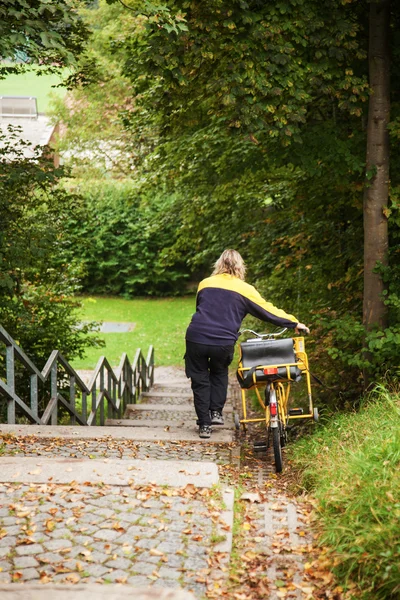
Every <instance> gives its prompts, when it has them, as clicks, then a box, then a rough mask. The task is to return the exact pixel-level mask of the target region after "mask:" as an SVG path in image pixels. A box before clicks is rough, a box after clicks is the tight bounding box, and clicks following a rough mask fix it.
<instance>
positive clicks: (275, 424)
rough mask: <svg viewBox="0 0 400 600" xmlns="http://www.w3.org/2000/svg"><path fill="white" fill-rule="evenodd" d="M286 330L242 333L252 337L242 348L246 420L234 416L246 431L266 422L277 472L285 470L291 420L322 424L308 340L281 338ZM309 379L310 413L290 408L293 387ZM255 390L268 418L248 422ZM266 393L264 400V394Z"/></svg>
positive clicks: (240, 373) (239, 373)
mask: <svg viewBox="0 0 400 600" xmlns="http://www.w3.org/2000/svg"><path fill="white" fill-rule="evenodd" d="M285 331H286V329H283V330H281V331H279V332H277V333H263V334H261V333H256V332H255V331H252V330H251V329H244V330H242V331H241V332H240V333H241V334H242V333H250V334H252V335H253V337H251V338H250V339H248V340H247V341H245V342H242V343H241V344H240V346H239V347H240V356H239V366H238V369H237V377H238V381H239V384H240V387H241V393H242V418H239V415H238V414H235V415H234V419H235V426H236V429H240V426H242V427H243V429H244V430H246V426H247V424H248V423H259V422H265V424H266V427H267V433H268V439H267V447H268V446H269V443H270V440H271V439H272V446H273V451H274V459H275V470H276V472H277V473H281V471H282V468H283V460H282V448H283V447H284V446H285V445H286V442H287V427H288V424H289V422H290V421H291V420H295V419H313V420H314V421H318V409H317V408H314V406H313V400H312V393H311V378H310V371H309V368H308V357H307V354H306V351H305V343H304V337H296V338H281V339H277V338H279V337H280V336H281V335H282V334H283V333H284V332H285ZM303 375H304V376H305V378H306V384H307V396H308V398H307V401H308V412H306V413H305V412H304V410H303V408H294V407H290V403H291V398H290V391H291V385H292V384H293V383H296V382H298V381H300V379H301V378H302V376H303ZM249 390H254V391H255V393H256V397H257V400H258V402H259V404H260V405H261V408H262V410H263V411H264V416H263V417H259V418H248V416H247V415H248V409H247V392H248V391H249ZM261 392H263V396H262V394H261Z"/></svg>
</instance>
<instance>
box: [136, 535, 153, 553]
mask: <svg viewBox="0 0 400 600" xmlns="http://www.w3.org/2000/svg"><path fill="white" fill-rule="evenodd" d="M157 545H158V540H157V539H148V538H142V539H140V540H137V541H136V542H135V547H136V546H137V547H138V548H145V549H146V550H151V549H152V548H155V547H156V546H157Z"/></svg>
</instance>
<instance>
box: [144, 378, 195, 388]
mask: <svg viewBox="0 0 400 600" xmlns="http://www.w3.org/2000/svg"><path fill="white" fill-rule="evenodd" d="M153 387H155V388H158V387H162V388H176V389H178V390H179V389H181V388H187V389H188V390H190V389H191V388H190V382H189V380H188V379H185V380H183V379H182V380H179V379H176V380H171V379H165V380H158V381H155V382H154V386H153Z"/></svg>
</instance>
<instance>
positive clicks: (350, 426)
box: [291, 387, 400, 600]
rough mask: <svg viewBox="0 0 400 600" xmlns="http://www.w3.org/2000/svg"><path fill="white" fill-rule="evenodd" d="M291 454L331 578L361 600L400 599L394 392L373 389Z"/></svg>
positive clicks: (398, 411) (399, 429)
mask: <svg viewBox="0 0 400 600" xmlns="http://www.w3.org/2000/svg"><path fill="white" fill-rule="evenodd" d="M291 452H292V458H293V461H294V464H295V465H296V466H297V467H300V469H301V470H302V483H303V485H304V486H305V488H307V489H308V490H312V492H313V494H314V496H315V498H316V500H317V506H318V519H319V523H320V526H321V543H322V544H323V545H324V546H327V547H328V548H330V549H331V551H332V554H333V556H334V565H335V571H336V573H337V575H338V576H339V578H340V579H341V580H342V581H343V583H348V582H350V581H352V582H353V583H354V582H355V583H356V584H357V587H358V589H359V591H360V594H361V597H362V598H365V599H368V600H377V599H378V598H382V599H386V600H387V599H389V598H392V599H395V598H400V394H399V393H390V392H389V391H388V390H387V389H385V388H383V387H381V388H378V389H377V390H376V391H375V393H374V394H373V395H372V396H371V398H370V399H369V401H368V402H367V403H366V404H365V405H364V407H363V408H362V409H361V410H360V411H359V412H358V413H355V414H341V415H338V416H336V417H334V418H332V420H331V421H330V423H329V424H328V425H327V426H325V427H321V428H319V429H318V430H317V431H316V432H315V433H314V434H313V435H311V436H309V437H307V438H304V439H302V440H300V441H299V442H297V443H296V444H295V445H293V446H292V451H291Z"/></svg>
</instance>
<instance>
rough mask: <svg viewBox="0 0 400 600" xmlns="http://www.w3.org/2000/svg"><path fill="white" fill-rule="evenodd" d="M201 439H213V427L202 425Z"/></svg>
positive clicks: (200, 430)
mask: <svg viewBox="0 0 400 600" xmlns="http://www.w3.org/2000/svg"><path fill="white" fill-rule="evenodd" d="M199 437H201V438H209V437H211V427H210V426H209V425H200V427H199Z"/></svg>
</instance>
